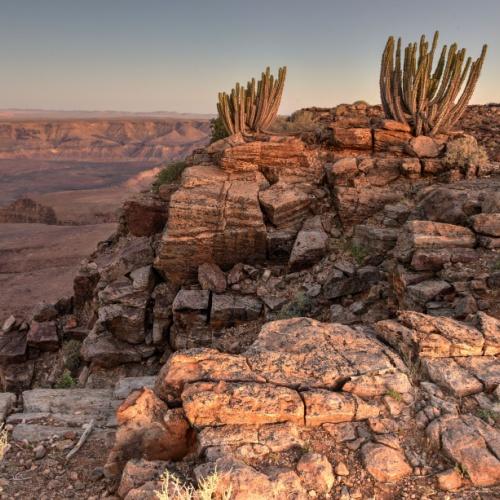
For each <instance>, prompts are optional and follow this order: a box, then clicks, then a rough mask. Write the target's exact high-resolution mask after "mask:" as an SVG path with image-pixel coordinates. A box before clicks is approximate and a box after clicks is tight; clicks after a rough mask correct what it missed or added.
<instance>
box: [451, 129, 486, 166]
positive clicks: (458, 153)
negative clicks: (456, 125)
mask: <svg viewBox="0 0 500 500" xmlns="http://www.w3.org/2000/svg"><path fill="white" fill-rule="evenodd" d="M444 162H445V163H446V164H447V165H449V166H453V167H460V168H467V167H482V166H484V165H485V164H486V163H487V162H488V155H487V154H486V150H485V149H484V148H483V147H482V146H480V145H479V144H478V143H477V141H476V139H475V138H474V137H472V136H471V135H464V136H463V137H458V138H457V139H453V140H451V141H449V142H448V144H447V146H446V154H445V157H444Z"/></svg>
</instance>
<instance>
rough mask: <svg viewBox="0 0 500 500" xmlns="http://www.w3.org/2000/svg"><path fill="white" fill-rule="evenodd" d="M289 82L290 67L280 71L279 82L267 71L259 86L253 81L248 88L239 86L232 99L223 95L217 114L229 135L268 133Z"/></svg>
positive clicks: (232, 92)
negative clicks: (287, 69) (287, 71)
mask: <svg viewBox="0 0 500 500" xmlns="http://www.w3.org/2000/svg"><path fill="white" fill-rule="evenodd" d="M285 78H286V66H284V67H283V68H280V69H279V71H278V78H275V77H274V76H273V75H272V74H271V70H270V69H269V68H266V71H265V72H264V73H262V77H261V79H260V80H259V81H258V82H257V83H256V82H255V78H252V80H251V81H249V82H248V83H247V86H246V88H244V87H243V85H240V84H239V83H237V84H236V85H235V88H234V89H232V90H231V93H230V94H229V95H228V94H226V93H225V92H220V93H219V102H218V103H217V111H218V112H219V116H220V118H221V119H222V121H223V122H224V126H225V127H226V130H227V132H228V133H229V134H236V133H238V132H241V133H242V134H249V133H256V132H265V131H266V130H267V129H268V127H269V126H270V125H271V123H272V122H273V120H274V119H275V118H276V116H277V114H278V108H279V105H280V102H281V96H282V94H283V88H284V86H285Z"/></svg>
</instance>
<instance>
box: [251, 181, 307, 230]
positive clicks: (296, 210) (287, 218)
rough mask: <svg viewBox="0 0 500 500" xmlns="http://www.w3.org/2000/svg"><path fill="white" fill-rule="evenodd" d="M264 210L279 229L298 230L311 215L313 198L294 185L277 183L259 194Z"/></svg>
mask: <svg viewBox="0 0 500 500" xmlns="http://www.w3.org/2000/svg"><path fill="white" fill-rule="evenodd" d="M259 201H260V204H261V206H262V209H263V211H264V213H265V214H266V216H267V217H268V219H269V221H270V222H271V224H273V225H274V226H276V227H277V228H278V229H283V228H298V227H300V225H301V223H302V221H303V220H304V219H305V218H306V217H307V216H308V215H309V206H310V204H311V196H310V195H309V193H308V192H307V191H306V190H304V189H303V188H301V187H300V186H295V185H293V184H283V183H277V184H273V185H272V186H271V187H270V188H268V189H266V190H265V191H261V192H260V193H259Z"/></svg>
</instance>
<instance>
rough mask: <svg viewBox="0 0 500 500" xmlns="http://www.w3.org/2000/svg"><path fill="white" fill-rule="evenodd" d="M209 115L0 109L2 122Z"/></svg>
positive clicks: (204, 115)
mask: <svg viewBox="0 0 500 500" xmlns="http://www.w3.org/2000/svg"><path fill="white" fill-rule="evenodd" d="M214 116H215V115H212V114H209V113H178V112H176V111H146V112H142V111H141V112H133V111H77V110H74V111H60V110H54V109H16V108H9V109H0V120H95V119H98V120H105V119H108V120H109V119H115V118H175V119H195V120H200V119H205V120H209V119H210V118H213V117H214Z"/></svg>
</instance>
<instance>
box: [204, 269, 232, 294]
mask: <svg viewBox="0 0 500 500" xmlns="http://www.w3.org/2000/svg"><path fill="white" fill-rule="evenodd" d="M198 283H199V284H200V285H201V288H202V289H203V290H209V291H212V292H216V293H223V292H225V291H226V287H227V283H226V276H225V275H224V273H223V272H222V270H221V268H220V267H219V266H218V265H217V264H214V263H209V262H205V263H204V264H202V265H201V266H200V267H199V268H198Z"/></svg>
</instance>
